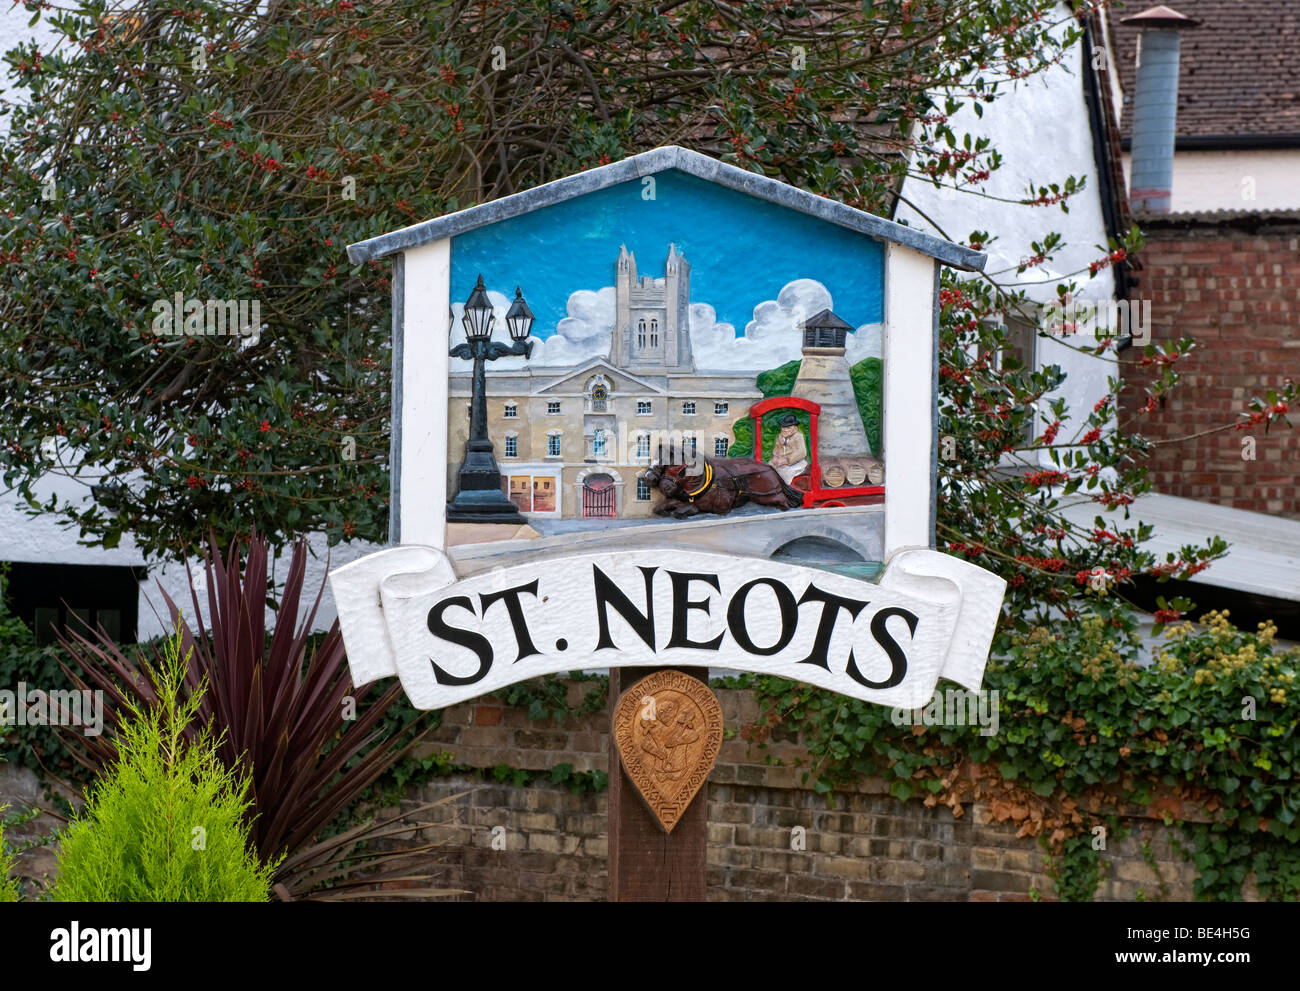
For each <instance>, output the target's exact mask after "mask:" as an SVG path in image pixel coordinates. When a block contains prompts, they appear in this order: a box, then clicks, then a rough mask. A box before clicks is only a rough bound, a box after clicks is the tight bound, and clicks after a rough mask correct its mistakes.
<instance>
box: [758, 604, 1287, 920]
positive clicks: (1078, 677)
mask: <svg viewBox="0 0 1300 991" xmlns="http://www.w3.org/2000/svg"><path fill="white" fill-rule="evenodd" d="M1201 623H1202V625H1201V626H1199V627H1196V626H1193V625H1192V624H1190V623H1177V624H1174V625H1168V626H1166V625H1163V624H1161V625H1160V626H1158V627H1157V630H1156V632H1157V634H1162V639H1161V641H1160V642H1159V643H1158V644H1157V645H1156V646H1155V649H1154V657H1153V658H1152V663H1151V664H1149V665H1147V666H1145V667H1144V666H1141V665H1140V664H1139V663H1138V659H1139V656H1140V649H1139V638H1138V637H1137V632H1136V624H1135V616H1134V615H1133V614H1132V613H1131V612H1130V611H1129V610H1127V609H1125V608H1123V607H1122V606H1120V605H1118V604H1116V603H1114V602H1112V601H1110V600H1098V601H1097V602H1096V603H1094V605H1093V608H1092V610H1091V611H1090V612H1088V613H1085V614H1082V615H1076V616H1074V617H1073V618H1072V619H1071V620H1070V621H1069V622H1059V623H1055V624H1053V625H1051V626H1036V627H1033V628H1032V629H1030V630H1029V631H1028V632H1027V633H1024V634H1021V633H1016V632H1011V633H1004V634H1003V635H1002V636H1001V637H1000V638H999V641H998V642H997V643H995V645H994V651H993V656H992V658H991V659H990V661H989V665H988V668H987V669H986V672H985V678H984V687H985V688H986V689H989V690H997V691H998V693H999V705H1000V713H1001V715H1000V725H999V727H998V730H997V732H996V733H993V734H990V735H984V733H983V732H982V727H981V726H979V725H973V724H971V723H969V722H967V723H966V724H965V725H916V724H914V720H913V719H912V718H904V719H902V720H901V724H898V723H895V721H894V714H893V713H892V712H891V710H889V709H888V708H885V707H883V706H879V705H874V704H872V703H868V702H862V701H859V700H856V699H846V698H843V697H842V696H838V695H835V694H834V693H831V692H826V691H822V690H820V689H814V688H811V687H809V686H807V685H802V684H798V683H796V682H791V681H787V680H785V679H779V678H774V677H770V676H750V677H749V678H748V679H747V681H748V683H751V684H753V685H754V687H755V688H756V689H757V692H758V696H759V701H760V704H761V705H762V707H763V711H764V712H765V713H766V714H767V722H768V723H769V724H770V725H769V726H768V727H765V728H764V731H765V733H767V734H768V735H770V734H771V733H772V732H774V731H776V730H777V728H778V724H784V725H783V729H784V730H787V731H792V732H793V733H795V734H796V735H797V736H798V738H799V739H800V740H801V741H803V742H804V743H805V744H806V745H807V746H808V750H809V753H810V755H811V757H812V759H813V767H812V768H811V769H810V770H809V774H808V776H809V778H810V779H811V781H812V783H813V785H814V787H815V788H816V789H817V791H819V792H821V793H823V794H830V793H831V792H832V791H834V790H839V789H842V788H849V787H852V785H853V783H854V782H855V780H856V779H857V778H859V777H861V776H863V775H880V776H882V777H883V778H884V779H885V781H886V782H888V784H889V790H890V793H891V794H892V795H894V796H895V797H896V798H899V799H903V800H907V799H910V798H913V797H924V798H925V799H926V800H927V801H928V802H930V803H931V804H935V803H943V804H948V805H950V806H955V805H960V804H962V803H964V802H967V801H971V800H973V799H974V798H976V797H982V798H983V799H984V800H985V801H986V802H987V804H988V806H989V808H990V810H991V812H992V814H993V817H994V819H995V820H997V821H999V822H1007V823H1014V824H1015V825H1016V826H1017V827H1018V828H1020V829H1021V830H1022V833H1023V834H1032V835H1042V836H1046V837H1047V838H1048V840H1049V842H1050V845H1051V847H1052V848H1053V849H1054V850H1055V851H1056V852H1057V853H1058V854H1063V855H1065V856H1066V857H1067V858H1071V863H1070V864H1067V865H1066V867H1065V868H1063V869H1062V871H1058V873H1060V878H1058V880H1059V881H1061V882H1062V883H1063V885H1064V887H1065V889H1067V891H1068V893H1069V896H1070V897H1084V892H1085V891H1086V890H1087V889H1088V884H1089V883H1090V881H1089V879H1093V880H1095V878H1096V876H1097V875H1096V874H1095V873H1094V872H1093V871H1092V867H1091V866H1090V860H1089V858H1090V857H1091V854H1090V852H1089V851H1088V850H1087V849H1086V846H1087V844H1086V843H1085V842H1084V841H1085V840H1087V839H1088V836H1087V833H1088V831H1089V830H1090V829H1091V828H1092V827H1093V826H1095V825H1107V824H1108V823H1109V819H1108V817H1110V816H1113V815H1118V814H1121V813H1122V812H1123V811H1124V807H1125V806H1128V805H1131V806H1148V805H1150V804H1151V803H1152V802H1153V801H1155V800H1157V799H1160V800H1162V803H1163V807H1164V809H1166V810H1167V812H1166V815H1167V821H1168V822H1169V823H1170V824H1173V823H1177V824H1178V827H1179V829H1180V831H1181V832H1182V834H1183V836H1184V839H1185V840H1186V844H1185V846H1184V850H1185V852H1186V855H1187V856H1188V858H1189V859H1190V860H1191V861H1192V862H1193V864H1194V865H1195V867H1196V868H1197V871H1198V875H1199V876H1198V878H1197V881H1196V885H1195V893H1196V896H1197V897H1198V898H1201V899H1205V900H1216V901H1217V900H1235V899H1239V898H1241V897H1242V885H1243V883H1244V882H1245V880H1246V878H1247V877H1248V876H1249V875H1254V878H1255V881H1256V883H1257V884H1258V886H1259V890H1260V892H1261V893H1262V894H1263V895H1264V896H1265V897H1267V898H1274V899H1279V900H1290V899H1295V898H1297V897H1300V789H1298V788H1297V787H1296V773H1297V769H1298V768H1300V732H1297V729H1298V728H1300V696H1298V695H1297V691H1296V688H1295V678H1296V674H1297V670H1298V669H1300V649H1297V648H1294V647H1292V648H1284V647H1282V646H1281V645H1279V644H1278V643H1277V642H1276V641H1275V635H1276V632H1277V631H1276V627H1275V626H1273V624H1271V623H1262V624H1260V626H1259V629H1258V630H1257V631H1255V632H1251V631H1246V630H1238V629H1237V628H1236V627H1234V626H1233V625H1232V624H1231V622H1229V619H1228V614H1227V613H1226V612H1210V613H1207V614H1205V615H1204V616H1202V617H1201ZM944 688H945V686H944V685H942V684H941V685H940V690H943V689H944ZM1184 802H1185V803H1186V809H1185V810H1184V808H1183V803H1184ZM1196 810H1206V811H1209V812H1210V813H1212V819H1211V821H1209V822H1201V821H1197V817H1196V816H1195V815H1191V816H1188V817H1187V818H1183V815H1184V814H1185V812H1192V811H1196ZM1108 828H1109V826H1108ZM1072 837H1081V838H1080V839H1078V840H1075V839H1072ZM1076 854H1078V856H1077V857H1076V856H1075V855H1076ZM1058 894H1062V895H1063V896H1065V894H1064V893H1063V892H1061V891H1058Z"/></svg>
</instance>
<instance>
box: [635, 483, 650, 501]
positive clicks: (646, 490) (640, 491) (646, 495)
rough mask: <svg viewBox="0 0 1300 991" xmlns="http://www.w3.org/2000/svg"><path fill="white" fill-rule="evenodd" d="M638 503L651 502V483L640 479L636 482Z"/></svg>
mask: <svg viewBox="0 0 1300 991" xmlns="http://www.w3.org/2000/svg"><path fill="white" fill-rule="evenodd" d="M636 501H637V502H649V501H650V483H649V482H647V481H646V480H645V479H644V478H638V479H637V480H636Z"/></svg>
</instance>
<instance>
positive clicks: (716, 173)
mask: <svg viewBox="0 0 1300 991" xmlns="http://www.w3.org/2000/svg"><path fill="white" fill-rule="evenodd" d="M670 169H677V170H678V171H680V172H685V173H687V174H688V175H693V176H695V177H696V178H699V179H704V180H706V181H708V182H714V183H717V184H718V185H720V186H725V187H727V188H728V189H734V190H736V191H738V192H741V193H747V194H748V195H750V196H755V197H757V198H759V199H762V200H766V201H768V202H769V203H776V204H778V205H780V206H784V207H787V208H789V209H791V210H797V211H798V212H800V213H804V214H808V215H809V216H812V217H816V218H818V219H819V220H825V221H827V222H828V223H832V224H835V225H837V226H839V227H844V228H847V229H849V230H852V231H857V232H858V233H859V234H866V235H868V236H870V237H875V238H880V239H881V240H884V241H889V242H891V243H893V244H898V245H902V246H903V247H905V248H911V249H912V250H913V251H919V252H921V253H922V254H925V255H929V256H930V257H931V258H935V259H937V260H938V261H941V262H943V263H944V264H945V265H950V266H952V267H953V268H958V269H962V270H964V271H967V272H978V271H981V270H982V269H983V268H984V263H985V261H986V260H987V256H986V255H985V254H984V253H983V252H982V251H975V250H974V249H973V248H967V247H965V246H964V245H960V244H954V243H953V242H952V241H947V240H945V239H944V238H941V237H936V236H935V235H933V234H927V233H926V232H925V231H921V230H917V229H916V228H914V227H904V226H903V225H902V224H896V223H894V222H893V221H892V220H886V219H885V218H883V217H877V216H875V215H874V214H870V213H866V212H865V211H863V210H858V209H857V208H855V207H851V206H848V205H847V204H844V203H839V202H836V201H835V200H832V199H828V198H827V197H825V196H818V195H817V194H816V193H810V192H808V191H807V190H804V189H799V188H797V187H795V186H791V185H788V184H787V183H784V182H782V181H781V180H779V179H772V178H770V177H768V176H763V175H759V174H758V173H756V172H747V171H745V170H744V169H741V168H737V167H736V166H734V165H728V164H726V163H725V162H719V161H718V160H717V159H715V158H710V157H709V156H708V155H702V154H700V153H699V152H697V151H691V150H690V149H687V148H679V147H678V146H676V145H667V146H665V147H662V148H655V149H652V150H651V151H645V152H642V153H641V154H639V155H633V156H631V157H630V158H625V159H623V160H622V161H619V162H613V163H611V164H609V165H602V166H600V167H599V168H595V169H591V170H590V171H587V172H578V173H576V174H574V175H571V176H565V177H564V178H563V179H556V180H555V181H553V182H548V183H545V184H544V185H541V186H534V187H533V188H532V189H526V190H524V191H523V192H522V193H514V194H512V195H510V196H504V197H502V198H501V199H499V200H491V201H490V202H487V203H481V204H479V205H478V206H472V207H468V208H466V209H464V210H458V211H457V212H456V213H449V214H447V215H446V216H443V217H436V218H434V219H433V220H425V221H423V222H421V223H418V224H412V225H411V226H410V227H403V228H401V229H399V230H395V231H390V232H389V233H387V234H380V235H379V236H378V237H372V238H367V239H366V240H364V241H358V242H356V243H355V244H349V245H348V260H349V261H351V262H352V264H354V265H359V264H361V263H362V262H367V261H372V260H374V259H376V258H382V257H384V256H385V255H391V254H393V253H394V252H397V251H406V250H409V249H411V248H418V247H420V246H421V245H424V244H430V243H431V242H433V241H439V240H442V239H443V238H447V237H454V236H455V235H457V234H464V233H465V232H466V231H471V230H474V229H475V228H476V227H482V226H484V225H485V224H492V223H496V222H498V221H501V220H509V219H510V218H512V217H518V216H520V215H522V214H525V213H528V212H529V211H531V210H539V209H541V208H542V207H547V206H551V205H553V204H556V203H563V202H565V201H566V200H571V199H574V198H575V197H578V196H582V195H585V194H586V193H594V192H597V191H598V190H601V189H606V188H608V187H609V186H614V185H617V184H618V183H621V182H627V181H629V180H633V179H640V178H642V177H644V176H648V175H654V174H655V173H658V172H667V171H668V170H670Z"/></svg>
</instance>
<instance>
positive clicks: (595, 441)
mask: <svg viewBox="0 0 1300 991" xmlns="http://www.w3.org/2000/svg"><path fill="white" fill-rule="evenodd" d="M607 447H608V440H607V435H606V433H605V431H603V430H597V431H596V432H595V433H594V434H592V435H591V456H592V457H593V458H603V457H605V453H606V448H607Z"/></svg>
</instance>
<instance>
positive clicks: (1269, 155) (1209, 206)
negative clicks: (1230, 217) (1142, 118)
mask: <svg viewBox="0 0 1300 991" xmlns="http://www.w3.org/2000/svg"><path fill="white" fill-rule="evenodd" d="M1130 157H1131V156H1129V155H1128V154H1127V153H1125V155H1124V182H1125V184H1126V185H1127V184H1128V174H1129V159H1130ZM1172 192H1173V195H1172V197H1171V199H1170V209H1171V210H1172V211H1173V212H1174V213H1201V212H1205V211H1208V210H1298V209H1300V148H1284V149H1259V150H1251V151H1176V152H1174V187H1173V191H1172Z"/></svg>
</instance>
